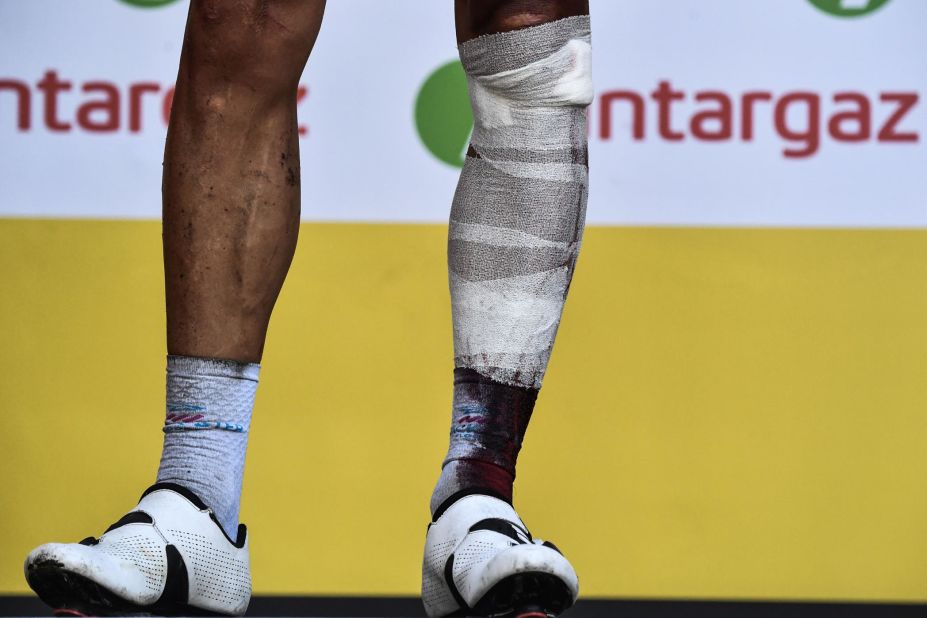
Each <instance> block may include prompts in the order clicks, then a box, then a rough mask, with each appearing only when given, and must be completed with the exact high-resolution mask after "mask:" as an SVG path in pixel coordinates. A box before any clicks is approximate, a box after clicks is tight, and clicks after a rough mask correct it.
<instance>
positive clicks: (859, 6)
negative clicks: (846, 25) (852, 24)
mask: <svg viewBox="0 0 927 618" xmlns="http://www.w3.org/2000/svg"><path fill="white" fill-rule="evenodd" d="M808 1H809V2H810V3H811V4H813V5H814V6H815V7H817V8H818V9H820V10H822V11H824V12H825V13H827V14H829V15H833V16H835V17H862V16H864V15H869V14H870V13H873V12H875V11H877V10H879V9H880V8H882V7H883V6H885V5H886V4H888V0H808Z"/></svg>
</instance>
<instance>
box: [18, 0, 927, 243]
mask: <svg viewBox="0 0 927 618" xmlns="http://www.w3.org/2000/svg"><path fill="white" fill-rule="evenodd" d="M145 4H148V5H160V6H149V7H147V8H146V7H141V6H138V5H145ZM186 8H187V2H185V1H184V0H179V1H174V0H0V33H2V37H0V144H2V147H0V187H2V189H3V191H2V200H0V216H6V217H10V216H13V217H103V218H157V217H159V216H160V209H161V207H160V175H161V158H162V151H163V143H164V136H165V131H166V120H165V118H166V115H165V114H166V110H167V109H168V107H169V104H170V93H171V89H172V86H173V81H174V78H175V76H176V69H177V61H178V57H179V53H180V44H181V40H182V36H183V27H184V21H185V17H186ZM592 23H593V47H594V80H595V89H596V99H595V101H594V103H593V105H592V106H591V107H590V111H589V117H590V165H591V174H592V177H591V183H592V185H591V195H590V202H589V219H590V223H596V224H617V225H707V226H813V227H834V226H836V227H927V200H925V197H924V195H925V192H927V182H925V176H927V151H925V148H924V144H923V142H922V134H923V133H925V131H927V110H925V105H924V101H922V100H921V97H922V94H923V93H924V92H925V91H927V2H924V1H923V0H749V1H745V0H699V1H695V0H598V1H596V0H593V2H592ZM455 58H456V50H455V42H454V25H453V10H452V2H451V0H405V1H401V0H396V1H392V2H382V1H379V0H332V1H331V2H329V3H328V9H327V12H326V16H325V22H324V24H323V27H322V34H321V36H320V37H319V40H318V42H317V44H316V48H315V51H314V52H313V55H312V58H311V60H310V63H309V66H308V68H307V70H306V73H305V74H304V76H303V80H302V87H301V94H300V101H299V105H298V109H299V118H300V127H301V132H302V133H303V135H302V140H301V144H302V152H303V217H304V218H305V219H307V220H338V221H395V222H405V221H408V222H418V221H428V222H431V221H434V222H439V221H444V220H446V217H447V211H448V208H449V203H450V199H451V196H452V194H453V190H454V185H455V182H456V179H457V173H458V168H457V167H456V165H457V164H458V163H459V161H460V157H461V156H462V153H463V152H464V151H465V147H466V140H467V137H468V134H469V124H468V123H469V116H468V107H467V99H466V93H465V91H464V89H463V81H462V79H461V73H460V68H459V65H458V64H456V63H455Z"/></svg>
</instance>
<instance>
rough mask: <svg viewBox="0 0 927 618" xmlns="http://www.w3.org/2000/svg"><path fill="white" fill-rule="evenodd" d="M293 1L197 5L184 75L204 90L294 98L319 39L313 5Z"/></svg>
mask: <svg viewBox="0 0 927 618" xmlns="http://www.w3.org/2000/svg"><path fill="white" fill-rule="evenodd" d="M315 4H318V3H317V2H306V1H305V0H304V1H303V2H302V3H301V4H297V3H294V2H292V1H291V0H243V1H237V2H229V1H228V0H193V3H192V4H191V8H190V17H189V20H188V24H187V35H186V40H185V43H184V45H185V51H184V61H183V66H182V67H181V69H182V71H184V70H185V71H186V72H187V76H188V77H189V79H190V80H191V81H192V82H193V85H194V86H197V87H199V88H200V89H203V88H205V89H210V88H213V87H218V88H227V87H228V86H229V85H232V86H242V87H244V88H247V89H250V90H251V91H253V92H254V93H255V95H258V96H290V95H292V93H293V90H295V88H296V85H297V83H298V80H299V77H300V75H301V73H302V70H303V67H304V65H305V63H306V59H307V58H308V56H309V51H310V50H311V48H312V45H313V43H314V42H315V38H316V35H317V34H318V27H319V24H320V21H321V13H319V15H318V19H314V15H312V14H311V9H312V5H315Z"/></svg>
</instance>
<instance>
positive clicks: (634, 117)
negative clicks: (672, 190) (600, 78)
mask: <svg viewBox="0 0 927 618" xmlns="http://www.w3.org/2000/svg"><path fill="white" fill-rule="evenodd" d="M918 100H919V94H918V93H917V92H912V91H890V92H878V93H873V94H869V93H865V92H860V91H855V90H844V91H838V92H833V93H821V92H815V91H806V90H797V91H788V92H779V93H775V92H772V91H769V90H749V91H745V92H739V93H734V92H725V91H721V90H697V91H694V92H687V91H685V90H683V89H679V88H676V87H674V86H673V84H672V83H671V82H670V81H669V80H662V81H660V82H659V83H658V84H657V87H656V88H654V89H653V91H651V92H649V93H642V92H637V91H634V90H607V91H604V92H601V93H599V95H598V97H597V101H596V102H594V103H593V106H592V107H591V108H590V112H589V114H590V118H592V119H593V123H594V124H595V122H596V121H597V124H598V128H597V131H595V133H594V134H595V135H597V136H598V138H599V139H601V140H602V141H606V142H607V141H610V140H622V141H623V140H627V139H628V137H630V139H631V140H633V141H637V142H641V141H646V140H650V139H658V140H661V141H665V142H685V141H689V140H691V141H695V142H742V143H746V142H752V141H754V140H757V141H758V142H759V141H760V140H762V141H766V140H767V139H768V137H769V134H770V133H772V134H774V135H775V136H778V137H779V139H780V140H782V141H784V142H785V144H784V146H783V147H782V155H783V156H784V157H785V158H787V159H806V158H808V157H811V156H813V155H815V154H816V153H817V152H818V151H819V150H820V148H821V145H822V143H823V142H824V141H825V140H827V139H829V140H832V141H833V142H838V143H840V142H842V143H853V144H859V143H865V142H877V143H892V142H895V143H897V142H902V143H904V142H907V143H911V142H918V141H919V140H920V134H919V133H918V131H917V130H916V129H915V128H914V127H913V126H912V125H913V121H912V119H911V117H912V116H913V114H912V111H913V110H914V109H915V108H916V106H917V103H918ZM654 129H656V130H655V131H654ZM770 130H771V131H770ZM618 131H620V132H621V133H622V135H618V136H616V133H618Z"/></svg>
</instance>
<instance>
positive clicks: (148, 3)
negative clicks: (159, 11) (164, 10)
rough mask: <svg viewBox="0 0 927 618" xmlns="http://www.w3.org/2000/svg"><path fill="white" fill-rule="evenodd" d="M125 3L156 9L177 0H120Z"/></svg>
mask: <svg viewBox="0 0 927 618" xmlns="http://www.w3.org/2000/svg"><path fill="white" fill-rule="evenodd" d="M121 2H124V3H125V4H131V5H132V6H137V7H139V8H143V9H156V8H159V7H162V6H167V5H168V4H173V3H174V2H177V0H121Z"/></svg>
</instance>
